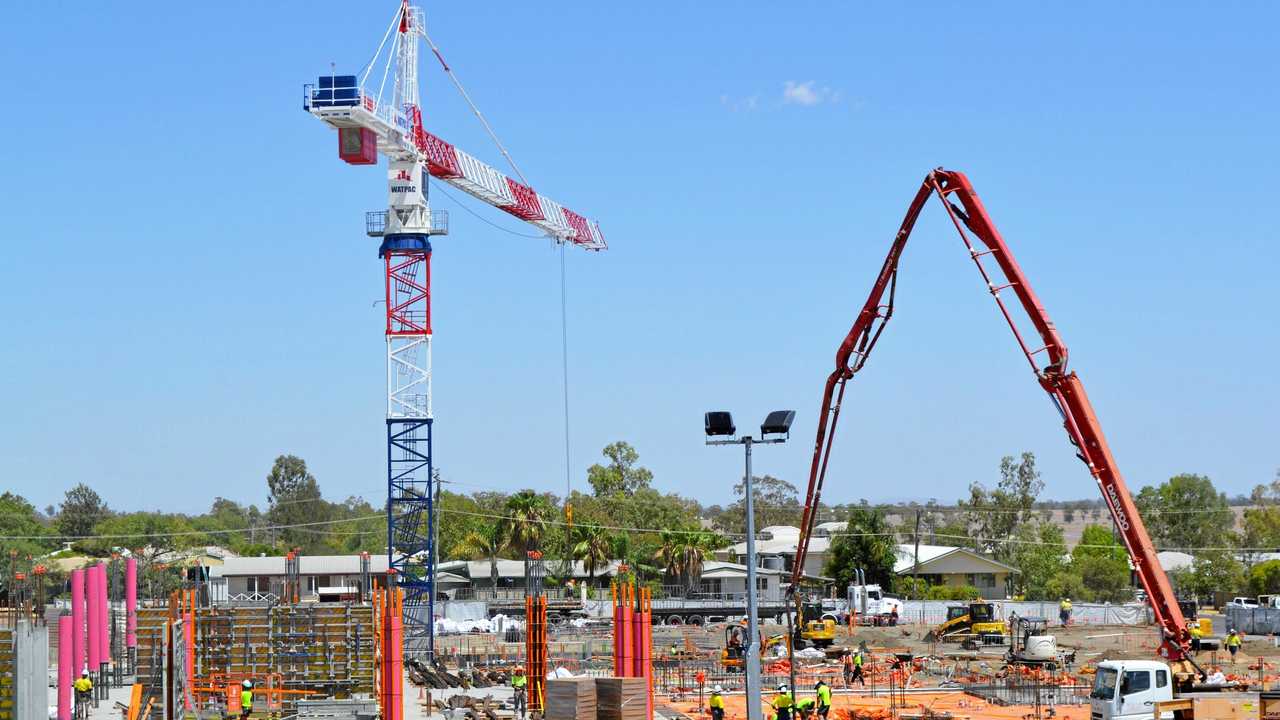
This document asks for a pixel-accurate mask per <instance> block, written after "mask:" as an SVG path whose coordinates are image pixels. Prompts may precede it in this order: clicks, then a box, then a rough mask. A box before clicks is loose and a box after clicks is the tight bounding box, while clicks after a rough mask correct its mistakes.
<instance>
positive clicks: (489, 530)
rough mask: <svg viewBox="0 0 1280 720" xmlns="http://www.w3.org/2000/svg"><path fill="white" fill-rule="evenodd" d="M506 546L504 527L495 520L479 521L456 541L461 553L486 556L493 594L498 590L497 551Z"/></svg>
mask: <svg viewBox="0 0 1280 720" xmlns="http://www.w3.org/2000/svg"><path fill="white" fill-rule="evenodd" d="M506 546H507V534H506V528H505V527H503V525H502V524H501V523H496V522H494V523H481V524H480V525H479V526H478V527H476V529H474V530H472V531H471V532H469V533H467V534H466V535H465V536H463V538H462V540H461V541H460V542H459V543H458V550H459V551H460V552H462V553H463V554H465V555H470V556H472V557H482V558H488V560H489V579H490V580H491V581H492V582H493V592H494V594H495V596H496V594H497V592H498V553H500V552H502V549H503V548H505V547H506Z"/></svg>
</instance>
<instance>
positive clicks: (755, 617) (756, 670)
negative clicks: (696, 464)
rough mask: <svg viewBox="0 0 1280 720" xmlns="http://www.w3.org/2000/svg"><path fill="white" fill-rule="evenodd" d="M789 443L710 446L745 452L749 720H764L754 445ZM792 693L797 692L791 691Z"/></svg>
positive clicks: (747, 441) (731, 442) (746, 438)
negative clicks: (753, 478) (752, 461)
mask: <svg viewBox="0 0 1280 720" xmlns="http://www.w3.org/2000/svg"><path fill="white" fill-rule="evenodd" d="M782 442H786V438H772V439H765V437H764V436H763V435H761V437H760V439H759V440H757V439H755V438H753V437H751V436H750V435H744V436H742V437H740V438H738V439H736V440H708V441H707V444H708V445H742V446H743V448H744V449H745V451H746V465H747V467H746V470H747V474H746V478H745V480H744V487H743V490H744V492H745V493H746V511H747V558H746V565H747V648H746V655H747V657H746V660H745V663H744V665H745V666H746V667H745V670H746V678H745V680H746V688H745V690H744V697H745V699H746V704H747V720H764V713H763V712H762V711H761V709H760V701H761V700H762V699H763V698H764V688H762V687H761V686H760V625H759V623H760V620H759V617H760V612H759V610H760V606H759V601H758V597H757V596H758V594H759V591H758V590H757V589H756V512H755V497H754V496H755V493H754V491H753V490H754V488H753V484H752V482H751V446H752V445H754V444H756V443H764V444H774V443H782ZM792 692H795V691H794V690H792Z"/></svg>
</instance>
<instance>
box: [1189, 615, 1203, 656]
mask: <svg viewBox="0 0 1280 720" xmlns="http://www.w3.org/2000/svg"><path fill="white" fill-rule="evenodd" d="M1187 634H1188V635H1190V636H1191V654H1193V655H1194V654H1196V653H1198V652H1200V638H1202V637H1204V633H1203V632H1200V623H1199V622H1196V621H1195V620H1192V621H1191V622H1189V623H1187Z"/></svg>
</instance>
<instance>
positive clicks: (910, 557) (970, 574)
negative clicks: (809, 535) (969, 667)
mask: <svg viewBox="0 0 1280 720" xmlns="http://www.w3.org/2000/svg"><path fill="white" fill-rule="evenodd" d="M815 539H816V538H815ZM896 554H897V556H898V559H897V562H895V563H894V565H893V572H894V574H895V575H897V576H899V577H911V576H913V575H919V577H920V579H921V580H924V581H926V582H928V583H929V584H930V585H947V586H952V587H955V586H961V585H971V586H973V587H976V588H978V590H979V591H980V592H981V593H982V597H984V598H986V599H988V600H999V599H1003V598H1006V597H1008V595H1009V578H1010V576H1011V575H1013V574H1014V573H1017V572H1018V570H1017V568H1014V567H1012V566H1010V565H1005V564H1004V563H1002V562H998V561H996V560H993V559H991V558H989V557H987V556H986V555H983V554H982V553H979V552H977V551H974V550H970V549H969V548H961V547H951V546H947V545H921V546H920V555H919V562H920V565H919V567H918V568H917V567H916V546H915V544H913V543H903V544H901V545H898V547H897V550H896Z"/></svg>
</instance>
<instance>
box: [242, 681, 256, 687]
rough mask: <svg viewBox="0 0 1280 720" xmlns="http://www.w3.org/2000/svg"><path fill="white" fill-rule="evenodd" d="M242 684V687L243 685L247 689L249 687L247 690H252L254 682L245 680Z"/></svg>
mask: <svg viewBox="0 0 1280 720" xmlns="http://www.w3.org/2000/svg"><path fill="white" fill-rule="evenodd" d="M240 684H241V685H243V686H245V687H247V688H251V687H253V682H252V681H251V680H245V681H244V682H242V683H240Z"/></svg>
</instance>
